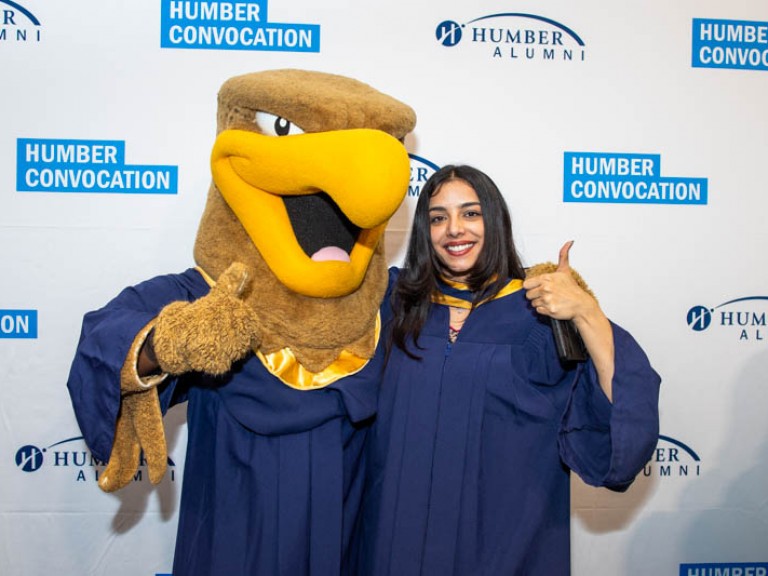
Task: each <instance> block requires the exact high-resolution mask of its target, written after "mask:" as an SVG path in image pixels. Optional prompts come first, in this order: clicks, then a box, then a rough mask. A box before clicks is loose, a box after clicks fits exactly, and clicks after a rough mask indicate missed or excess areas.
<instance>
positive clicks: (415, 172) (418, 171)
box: [407, 154, 440, 198]
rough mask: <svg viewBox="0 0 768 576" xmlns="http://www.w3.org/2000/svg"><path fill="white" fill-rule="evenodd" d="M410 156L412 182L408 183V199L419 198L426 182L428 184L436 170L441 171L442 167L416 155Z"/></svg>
mask: <svg viewBox="0 0 768 576" xmlns="http://www.w3.org/2000/svg"><path fill="white" fill-rule="evenodd" d="M408 156H409V157H410V159H411V180H410V182H409V183H408V195H407V198H418V196H419V194H420V193H421V187H422V186H423V185H424V182H426V181H427V180H428V179H429V177H430V176H432V174H434V173H435V171H436V170H439V169H440V167H439V166H438V165H437V164H435V163H434V162H430V161H429V160H427V159H426V158H422V157H421V156H416V154H408Z"/></svg>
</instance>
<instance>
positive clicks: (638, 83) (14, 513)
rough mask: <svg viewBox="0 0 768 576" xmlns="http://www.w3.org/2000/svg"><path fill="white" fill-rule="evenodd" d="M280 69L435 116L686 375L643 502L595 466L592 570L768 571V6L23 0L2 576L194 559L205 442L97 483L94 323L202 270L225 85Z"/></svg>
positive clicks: (14, 50) (0, 126)
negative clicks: (199, 248)
mask: <svg viewBox="0 0 768 576" xmlns="http://www.w3.org/2000/svg"><path fill="white" fill-rule="evenodd" d="M273 68H303V69H309V70H319V71H324V72H331V73H336V74H342V75H345V76H350V77H353V78H356V79H358V80H361V81H363V82H366V83H368V84H370V85H372V86H374V87H375V88H377V89H379V90H381V91H383V92H385V93H388V94H390V95H392V96H394V97H396V98H398V99H400V100H402V101H403V102H406V103H407V104H409V105H410V106H412V107H413V108H414V110H415V111H416V113H417V115H418V123H417V126H416V129H415V131H414V132H413V133H412V134H411V135H409V136H408V137H407V139H406V141H405V143H406V146H407V148H408V151H409V153H410V155H411V184H410V189H409V193H408V196H407V198H406V200H405V202H404V203H403V205H402V207H401V209H400V210H399V211H398V213H397V214H396V216H395V217H394V218H393V219H392V221H391V223H390V226H389V229H388V233H387V240H386V242H387V244H386V246H387V250H388V257H389V259H390V261H391V262H392V263H399V262H400V261H401V259H402V257H403V247H404V243H405V239H406V233H407V229H408V227H409V224H410V214H411V213H412V211H413V208H414V206H415V197H416V196H417V194H418V192H419V190H420V188H421V186H422V185H423V183H424V181H425V180H426V179H427V178H428V177H429V175H430V174H431V173H432V172H434V170H435V169H436V168H437V167H439V166H441V165H444V164H448V163H457V162H458V163H469V164H473V165H475V166H477V167H479V168H481V169H482V170H484V171H486V172H487V173H488V174H489V175H490V176H491V177H492V178H493V179H494V180H495V181H496V182H497V183H498V184H499V186H500V188H501V189H502V191H503V192H504V195H505V197H506V199H507V201H508V203H509V205H510V209H511V212H512V215H513V226H514V229H515V233H516V238H517V241H518V244H519V248H520V250H521V252H522V256H523V259H524V262H525V264H526V265H531V264H535V263H537V262H542V261H545V260H553V261H556V259H557V253H558V249H559V248H560V246H561V245H562V244H563V243H564V242H566V241H567V240H571V239H573V240H575V244H574V247H573V249H572V250H571V263H572V265H573V266H574V267H575V268H576V269H578V270H579V271H580V272H581V274H582V275H583V276H584V277H585V278H586V280H587V281H588V283H589V284H590V286H591V287H592V289H593V291H594V292H595V293H596V295H597V296H598V299H599V300H600V303H601V305H602V307H603V309H604V310H605V311H606V313H607V314H608V315H609V316H610V317H611V318H612V319H614V320H615V321H616V322H618V323H619V324H621V325H623V326H625V327H626V328H627V329H629V330H630V331H631V332H632V333H633V334H634V335H635V336H636V338H637V339H638V340H639V341H640V343H641V344H642V345H643V347H644V348H645V349H646V351H647V352H648V354H649V356H650V358H651V361H652V363H653V364H654V366H655V368H656V369H657V371H658V372H659V373H660V374H661V376H662V378H663V383H662V392H661V400H660V408H661V435H660V436H659V442H658V447H657V450H656V452H655V454H654V456H653V458H652V460H651V461H650V462H648V464H647V466H646V468H645V470H644V471H643V473H642V474H641V475H640V476H639V477H638V479H637V481H636V482H635V484H634V485H633V486H632V487H631V488H630V489H629V491H628V492H626V493H624V494H616V493H611V492H608V491H606V490H599V489H593V488H590V487H587V486H585V485H584V484H583V483H581V481H579V480H578V479H575V478H574V480H573V486H572V491H573V515H572V517H573V520H572V523H573V530H572V538H573V546H572V550H573V551H572V555H573V573H574V574H575V575H576V576H589V575H611V576H612V575H629V576H646V575H648V574H654V575H661V574H666V575H685V576H715V575H720V576H740V575H741V576H746V575H753V576H757V575H763V576H765V575H766V574H768V417H766V414H767V413H768V328H767V327H766V312H767V311H768V266H766V261H765V258H764V251H766V250H768V226H766V224H765V220H766V215H768V172H767V171H766V166H768V137H766V130H767V129H768V105H767V104H766V103H768V7H766V5H765V3H764V2H758V1H757V0H745V1H742V2H734V3H727V2H722V1H716V0H705V1H701V0H699V1H696V2H694V1H692V0H683V1H679V2H674V3H669V2H663V1H661V0H649V1H646V2H629V1H626V0H624V1H619V2H613V3H602V2H597V0H588V1H581V2H573V1H565V0H556V1H552V2H533V1H530V2H527V1H512V2H498V1H489V0H479V1H477V2H471V3H468V2H460V1H458V0H443V1H442V2H419V1H413V0H392V1H390V2H351V1H347V0H328V1H325V2H317V1H313V0H229V1H216V0H208V1H202V0H200V1H198V0H130V1H128V0H113V1H110V2H102V1H97V0H73V1H71V2H50V1H46V0H13V1H11V0H0V71H1V72H2V89H1V90H0V168H1V169H0V256H1V257H0V264H2V280H0V369H1V371H0V430H1V431H2V432H1V434H0V484H2V490H0V574H3V575H14V576H15V575H32V574H35V575H42V574H49V573H56V574H67V575H72V576H74V575H78V574H83V575H85V574H89V575H90V574H93V575H96V574H110V575H111V576H154V575H156V574H168V573H170V571H171V565H172V555H173V545H174V540H175V529H176V522H177V513H178V502H179V494H180V489H181V482H182V481H181V477H182V472H183V468H184V453H185V449H186V428H185V414H184V407H183V406H179V407H175V408H173V409H172V410H171V411H170V412H169V414H168V415H167V417H166V419H165V423H166V428H167V436H168V443H169V449H170V460H171V465H170V467H169V470H168V473H167V474H166V476H165V478H164V479H163V481H162V483H161V484H159V485H158V486H156V487H153V486H152V485H151V484H150V483H149V480H148V478H147V472H146V467H145V466H141V467H140V468H139V472H138V474H137V476H136V478H135V481H134V482H133V483H132V484H131V485H130V486H129V487H127V488H126V489H124V490H122V491H119V492H117V493H115V494H105V493H103V492H101V490H100V489H99V488H98V486H97V480H98V477H99V474H100V473H101V472H102V471H103V469H104V463H102V462H99V461H97V460H95V459H94V457H92V455H91V454H90V452H89V450H88V448H87V447H86V445H85V444H84V442H83V440H82V437H81V432H80V430H79V428H78V425H77V423H76V421H75V417H74V414H73V412H72V408H71V404H70V400H69V396H68V393H67V390H66V380H67V375H68V371H69V367H70V363H71V361H72V357H73V354H74V351H75V346H76V344H77V339H78V337H79V331H80V325H81V321H82V317H83V314H84V313H86V312H87V311H89V310H92V309H95V308H98V307H101V306H102V305H103V304H105V303H106V302H107V301H108V300H109V299H111V298H112V297H113V296H114V295H116V294H117V292H119V291H120V290H121V289H122V288H123V287H125V286H128V285H131V284H135V283H137V282H139V281H142V280H145V279H147V278H150V277H153V276H155V275H158V274H164V273H171V272H181V271H183V270H184V269H186V268H188V267H190V266H192V265H194V262H193V259H192V246H193V243H194V240H195V234H196V230H197V226H198V223H199V219H200V216H201V214H202V210H203V207H204V203H205V199H206V195H207V190H208V186H209V183H210V178H211V176H210V169H209V156H210V152H211V147H212V145H213V141H214V137H215V128H216V95H217V92H218V89H219V87H220V86H221V84H222V83H223V82H224V81H225V80H226V79H228V78H230V77H232V76H236V75H240V74H244V73H248V72H255V71H259V70H268V69H273Z"/></svg>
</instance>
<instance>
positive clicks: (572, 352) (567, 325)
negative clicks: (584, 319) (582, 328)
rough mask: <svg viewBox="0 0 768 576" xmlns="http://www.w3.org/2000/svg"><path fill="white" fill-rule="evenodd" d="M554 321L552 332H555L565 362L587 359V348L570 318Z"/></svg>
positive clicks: (553, 319)
mask: <svg viewBox="0 0 768 576" xmlns="http://www.w3.org/2000/svg"><path fill="white" fill-rule="evenodd" d="M550 320H551V321H552V332H554V334H555V344H557V353H558V355H559V356H560V360H561V361H563V362H584V361H585V360H586V359H587V349H586V347H585V346H584V341H583V340H582V339H581V336H580V335H579V331H578V330H576V327H575V326H574V325H573V322H571V321H570V320H556V319H555V318H550Z"/></svg>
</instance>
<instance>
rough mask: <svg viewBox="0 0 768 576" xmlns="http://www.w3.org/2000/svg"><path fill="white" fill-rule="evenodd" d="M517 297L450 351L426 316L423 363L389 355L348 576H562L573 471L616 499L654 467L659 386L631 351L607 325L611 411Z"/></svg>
mask: <svg viewBox="0 0 768 576" xmlns="http://www.w3.org/2000/svg"><path fill="white" fill-rule="evenodd" d="M524 293H525V291H524V290H519V291H517V292H514V293H512V294H511V295H508V296H505V297H502V298H499V299H497V300H493V301H491V302H488V303H486V304H483V305H481V306H480V307H479V308H477V309H476V310H474V311H473V312H472V313H471V314H470V315H469V317H468V318H467V320H466V322H465V323H464V326H463V328H462V330H461V333H460V335H459V337H458V339H457V341H456V342H455V343H454V344H452V345H450V344H449V343H448V317H449V311H448V308H447V307H446V306H440V305H433V306H432V308H431V310H430V314H429V317H428V319H427V322H426V325H425V326H424V329H423V331H422V333H421V336H420V338H419V341H418V342H419V345H420V346H421V347H422V348H421V349H419V348H415V347H411V350H412V351H413V352H415V353H416V354H417V355H419V356H421V360H414V359H411V358H409V357H408V356H406V355H405V354H404V353H403V352H402V351H401V350H399V349H394V350H393V351H392V353H391V357H390V359H389V362H388V364H387V367H386V370H385V377H384V381H383V383H382V387H381V392H380V397H379V406H378V415H377V418H376V422H375V424H374V426H373V430H372V432H371V435H370V436H369V446H368V464H369V468H368V478H367V480H366V494H365V496H364V505H363V507H364V510H363V520H362V524H361V528H360V531H359V534H358V537H359V541H358V542H357V545H356V548H357V554H358V556H357V559H356V563H357V566H356V567H355V568H354V569H353V570H352V572H351V573H352V574H355V575H377V576H381V575H392V576H395V575H396V576H411V575H413V576H416V575H419V576H438V575H439V576H451V575H466V576H482V575H488V576H491V575H493V576H498V575H504V576H564V575H567V574H569V573H570V550H569V531H570V520H569V517H570V493H569V489H570V486H569V473H570V471H571V470H572V471H574V472H576V473H577V474H578V475H579V476H581V478H582V479H583V480H584V481H585V482H587V483H588V484H592V485H595V486H606V487H608V488H611V489H614V490H625V489H626V488H627V487H628V486H629V485H630V483H631V482H632V481H633V479H634V477H635V476H636V474H638V473H639V472H640V470H642V468H643V466H644V465H645V463H646V462H647V461H648V460H649V458H650V457H651V454H652V451H653V449H654V447H655V445H656V442H657V439H658V391H659V383H660V379H659V377H658V375H657V374H656V373H655V372H654V370H653V369H652V368H651V366H650V364H649V362H648V359H647V358H646V356H645V354H644V353H643V351H642V350H641V349H640V347H639V346H638V344H637V343H636V342H635V340H634V339H633V338H632V337H631V336H630V335H629V334H628V333H627V332H625V331H624V330H622V329H621V328H619V327H618V326H616V325H612V327H613V335H614V339H615V347H616V348H615V349H616V370H615V376H614V380H613V404H611V403H610V402H609V401H608V399H607V398H606V397H605V395H604V393H603V392H602V390H601V389H600V386H599V384H598V381H597V376H596V373H595V370H594V366H593V365H592V364H591V362H587V363H584V364H579V365H576V366H573V365H572V366H564V365H562V364H561V363H560V362H559V360H558V357H557V352H556V348H555V343H554V339H553V336H552V331H551V328H550V325H549V320H548V319H546V318H543V317H541V316H539V315H538V314H536V313H535V311H534V310H533V309H532V308H531V307H530V305H529V303H528V301H527V299H526V298H525V295H524Z"/></svg>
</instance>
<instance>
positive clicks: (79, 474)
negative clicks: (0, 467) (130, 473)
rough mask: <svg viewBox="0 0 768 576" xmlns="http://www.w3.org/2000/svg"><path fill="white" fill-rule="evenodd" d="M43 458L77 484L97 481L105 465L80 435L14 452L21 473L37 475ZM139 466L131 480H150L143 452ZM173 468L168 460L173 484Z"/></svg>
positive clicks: (26, 446)
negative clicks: (73, 477) (68, 473)
mask: <svg viewBox="0 0 768 576" xmlns="http://www.w3.org/2000/svg"><path fill="white" fill-rule="evenodd" d="M72 442H77V443H80V444H81V445H82V448H80V447H77V448H75V449H72V448H71V447H65V446H64V445H65V444H70V443H72ZM46 458H48V459H49V461H50V460H52V466H53V467H54V468H58V469H64V470H67V471H70V472H71V473H72V474H74V475H75V481H76V482H87V481H89V480H93V481H94V482H98V480H99V474H101V472H102V471H103V470H104V467H105V466H106V462H101V461H99V460H97V459H96V458H94V457H93V456H92V455H91V453H90V451H89V450H88V449H87V447H85V444H84V442H83V437H82V436H77V437H75V438H67V439H66V440H61V441H60V442H56V443H54V444H51V445H50V446H47V447H44V448H39V447H37V446H34V445H32V444H27V445H25V446H22V447H21V448H19V449H18V450H17V451H16V466H17V467H18V468H19V470H21V471H22V472H30V473H31V472H38V471H40V470H41V469H42V468H43V466H44V464H45V460H46ZM139 464H140V466H139V469H138V470H137V471H136V474H135V475H134V477H133V481H134V482H142V481H144V478H145V476H146V478H147V479H148V478H149V476H148V475H146V474H145V472H144V470H143V468H145V467H146V460H144V454H143V453H142V455H141V460H140V463H139ZM175 466H176V465H175V464H174V462H173V460H171V458H170V457H169V458H168V472H167V473H166V476H165V477H166V478H168V479H169V482H175V481H176V470H175Z"/></svg>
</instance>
